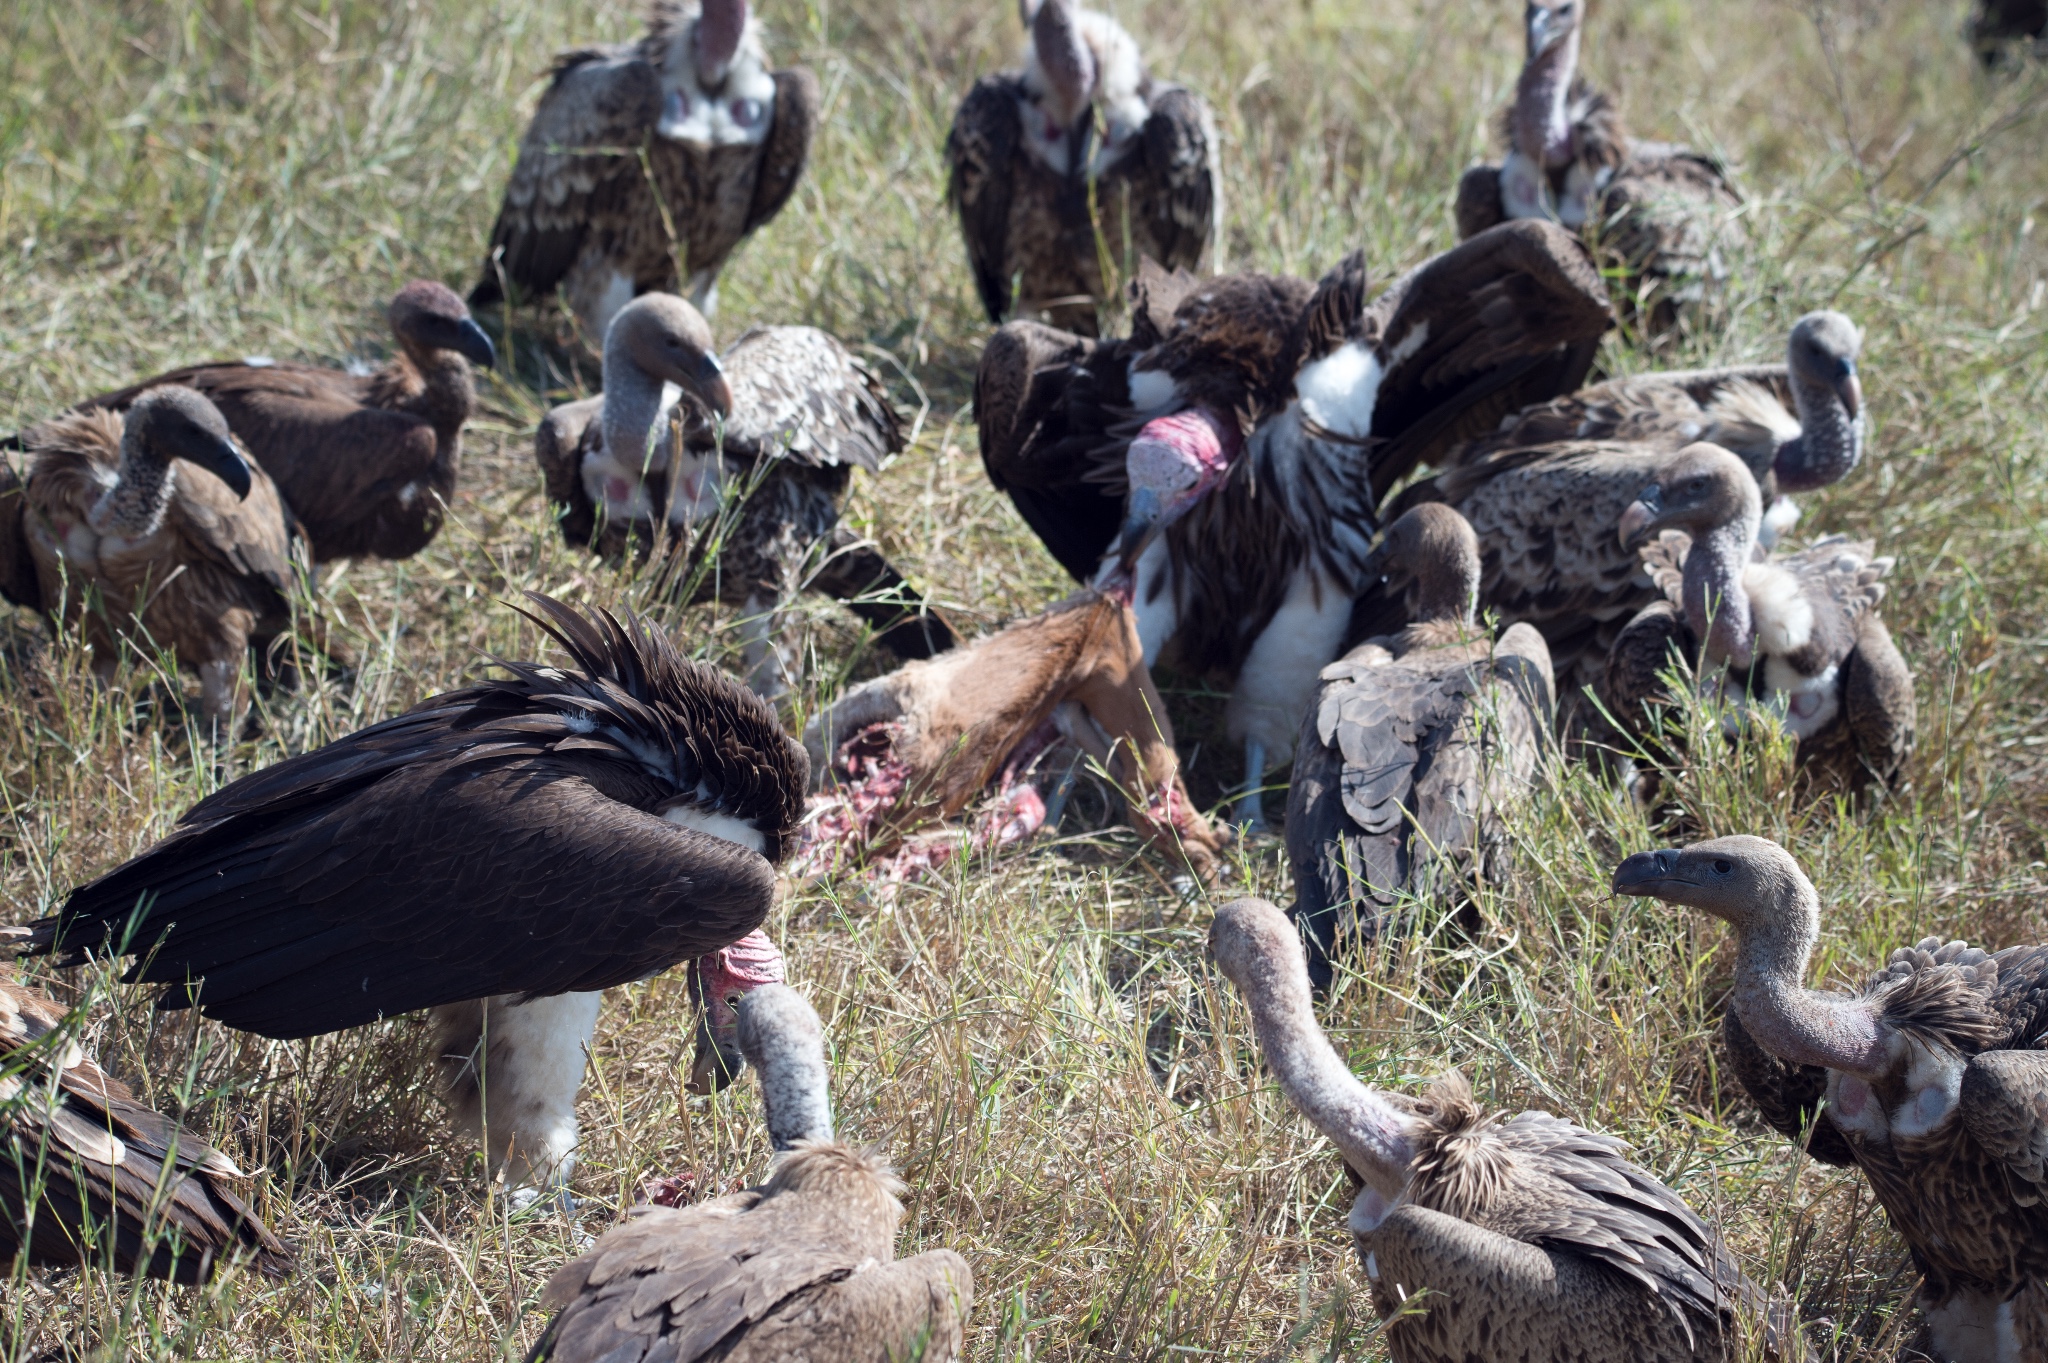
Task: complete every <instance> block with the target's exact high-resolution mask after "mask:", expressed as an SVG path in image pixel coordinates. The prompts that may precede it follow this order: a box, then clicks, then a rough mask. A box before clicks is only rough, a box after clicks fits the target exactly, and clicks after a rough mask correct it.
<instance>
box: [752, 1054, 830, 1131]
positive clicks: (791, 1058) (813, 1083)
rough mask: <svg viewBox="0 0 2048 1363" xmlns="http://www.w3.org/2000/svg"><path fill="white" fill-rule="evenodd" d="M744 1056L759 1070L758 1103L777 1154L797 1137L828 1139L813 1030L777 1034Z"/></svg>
mask: <svg viewBox="0 0 2048 1363" xmlns="http://www.w3.org/2000/svg"><path fill="white" fill-rule="evenodd" d="M748 1059H750V1060H752V1061H753V1063H754V1066H755V1068H757V1069H758V1070H760V1072H761V1106H762V1107H763V1109H765V1111H766V1115H767V1118H768V1139H769V1142H770V1143H771V1144H772V1145H773V1146H774V1147H775V1150H776V1152H777V1153H778V1154H780V1153H783V1152H785V1151H788V1150H792V1149H794V1148H795V1147H796V1143H797V1142H798V1141H820V1142H823V1141H830V1140H831V1139H832V1100H831V1096H830V1090H829V1079H828V1077H827V1074H826V1070H825V1047H824V1042H823V1040H822V1039H821V1038H820V1037H819V1036H818V1035H817V1034H816V1033H815V1032H814V1033H811V1034H810V1035H808V1036H790V1037H786V1038H781V1039H779V1040H778V1042H777V1044H775V1045H772V1046H770V1047H768V1048H766V1049H765V1050H764V1051H763V1052H762V1053H761V1054H758V1055H750V1056H749V1057H748Z"/></svg>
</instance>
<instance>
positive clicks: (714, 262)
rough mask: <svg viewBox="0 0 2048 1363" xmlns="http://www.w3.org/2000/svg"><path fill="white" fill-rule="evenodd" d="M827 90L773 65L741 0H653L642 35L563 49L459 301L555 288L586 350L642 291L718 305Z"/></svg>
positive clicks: (789, 178) (711, 308)
mask: <svg viewBox="0 0 2048 1363" xmlns="http://www.w3.org/2000/svg"><path fill="white" fill-rule="evenodd" d="M822 99H823V95H822V92H821V91H820V89H819V86H818V80H817V77H816V76H814V75H812V74H811V73H810V71H808V70H806V69H805V68H803V67H800V66H799V67H792V68H790V69H789V70H786V71H776V72H772V73H771V72H770V71H769V70H768V64H767V56H766V53H765V52H764V51H763V48H762V44H761V36H760V31H759V26H758V25H757V24H756V22H755V20H754V18H753V16H752V15H751V14H749V13H748V11H747V5H746V0H656V3H655V5H654V8H653V12H652V15H651V18H650V20H649V23H648V29H647V33H646V35H645V36H644V37H642V38H641V39H639V40H638V41H637V42H630V43H618V44H613V45H609V46H603V47H586V48H577V49H575V50H573V51H569V52H564V53H562V54H560V55H559V56H557V57H556V58H555V64H554V69H553V71H552V72H551V74H550V77H549V81H548V88H547V90H546V91H545V92H543V93H542V95H541V98H540V104H539V105H538V106H537V107H536V108H535V109H534V112H533V121H532V122H531V123H530V124H528V125H527V129H526V136H525V137H524V138H523V139H522V140H521V142H520V144H519V161H518V164H516V165H515V166H514V167H513V168H512V178H511V180H510V182H509V183H508V184H507V185H506V187H505V199H504V203H503V205H502V206H501V207H500V208H499V210H498V221H497V224H496V225H495V226H494V227H492V229H491V240H490V245H489V247H488V258H487V259H486V260H485V262H484V269H483V275H482V278H481V279H480V280H479V281H478V283H477V285H476V287H475V288H474V289H472V290H471V291H470V295H469V301H470V302H471V303H472V304H473V305H476V306H483V305H485V304H488V303H495V302H498V301H499V300H500V299H502V298H504V297H505V296H506V294H507V292H508V289H507V286H508V285H509V286H510V290H509V291H510V293H511V295H512V297H513V299H514V300H515V301H518V300H522V299H533V298H545V297H547V296H548V295H550V294H552V293H553V292H554V291H555V289H556V288H557V287H558V286H559V287H560V288H561V290H562V293H563V295H564V297H565V298H566V300H567V302H568V304H569V307H570V309H571V310H572V311H573V312H574V313H575V314H576V318H577V321H578V322H579V323H580V324H581V326H582V328H583V335H584V338H585V339H586V341H588V342H589V343H590V344H592V345H598V344H601V343H602V341H603V338H604V335H605V332H606V330H607V329H608V328H609V327H610V325H611V320H612V317H613V316H614V315H615V314H616V313H617V312H618V310H619V309H620V308H621V307H623V306H625V305H626V303H628V302H630V301H631V300H632V299H633V298H634V297H635V296H636V295H639V294H643V293H648V292H651V291H656V290H659V291H662V292H673V291H675V290H676V289H677V288H678V287H679V286H680V287H681V288H682V289H683V290H685V291H686V292H687V293H688V294H689V296H690V299H691V301H692V302H693V303H695V304H696V305H697V306H698V307H699V308H701V309H703V310H704V311H705V312H707V313H712V312H716V311H717V303H718V273H719V271H720V270H721V269H722V268H724V266H725V262H726V260H727V258H728V257H730V256H731V254H732V252H733V250H734V248H735V247H737V246H738V245H739V244H740V242H741V241H742V240H744V239H745V238H746V237H747V236H748V235H749V234H750V233H752V232H753V231H754V230H755V229H756V228H758V227H760V226H761V225H762V224H763V223H765V222H767V221H768V220H769V219H770V218H772V217H774V216H775V215H776V213H778V212H780V211H781V209H782V206H783V205H784V204H785V203H787V202H788V201H789V197H790V195H791V194H793V193H794V192H795V191H796V185H797V181H798V179H799V178H801V176H802V175H803V170H804V164H805V162H806V161H807V160H808V158H809V156H810V149H811V141H812V138H813V136H814V135H815V133H816V130H817V124H818V119H819V116H820V112H821V103H822ZM643 155H644V156H645V158H646V159H645V164H644V166H643V163H642V160H641V158H642V156H643ZM671 230H673V236H671ZM678 257H680V258H681V261H682V269H683V270H684V271H687V274H685V275H684V276H683V277H682V278H681V279H680V285H679V280H678V273H677V260H678Z"/></svg>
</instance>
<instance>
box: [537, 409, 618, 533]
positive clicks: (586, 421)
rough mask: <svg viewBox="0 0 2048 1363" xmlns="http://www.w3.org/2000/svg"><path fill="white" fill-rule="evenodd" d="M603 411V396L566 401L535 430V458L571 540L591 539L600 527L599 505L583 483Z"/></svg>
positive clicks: (552, 504) (564, 529) (544, 418)
mask: <svg viewBox="0 0 2048 1363" xmlns="http://www.w3.org/2000/svg"><path fill="white" fill-rule="evenodd" d="M603 415H604V398H603V397H601V396H600V397H594V398H584V399H583V400H582V401H580V402H567V403H563V404H562V405H561V406H560V407H557V408H555V409H553V410H552V411H550V412H549V413H548V414H547V415H546V416H544V417H542V418H541V422H540V427H539V429H538V430H536V431H535V432H534V433H533V459H534V462H535V463H537V464H539V465H540V473H541V480H542V484H543V485H544V486H545V487H546V489H547V497H548V504H549V505H550V506H552V507H554V508H555V514H556V516H557V517H558V518H559V520H560V523H561V527H562V537H563V538H564V539H566V540H567V541H568V542H569V543H571V544H588V543H590V535H591V532H592V531H593V530H595V529H596V528H597V507H596V505H595V504H594V503H593V502H592V501H591V500H590V493H589V492H588V491H587V490H586V489H585V488H584V486H583V453H584V449H585V442H586V441H587V440H588V439H589V438H590V437H591V436H592V435H593V434H594V433H595V432H596V430H597V422H598V418H600V417H601V416H603Z"/></svg>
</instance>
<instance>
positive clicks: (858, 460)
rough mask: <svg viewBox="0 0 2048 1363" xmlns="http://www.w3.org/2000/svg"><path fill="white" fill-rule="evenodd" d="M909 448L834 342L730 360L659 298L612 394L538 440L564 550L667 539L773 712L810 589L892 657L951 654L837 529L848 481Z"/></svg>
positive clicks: (625, 312) (640, 304) (549, 427)
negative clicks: (784, 615)
mask: <svg viewBox="0 0 2048 1363" xmlns="http://www.w3.org/2000/svg"><path fill="white" fill-rule="evenodd" d="M902 448H903V423H902V418H901V417H900V416H898V415H897V412H896V409H895V407H894V406H893V405H891V403H890V401H889V395H888V393H887V391H886V390H885V389H884V388H883V387H882V384H881V381H880V380H878V379H877V378H876V377H875V375H874V373H873V372H872V371H871V370H869V369H868V367H867V366H866V365H864V364H862V363H861V362H860V361H859V360H857V359H855V358H854V356H853V355H852V354H851V353H849V352H848V351H847V349H846V347H845V346H843V345H841V344H840V343H839V342H838V341H836V340H834V339H833V338H832V337H831V336H828V335H826V334H825V333H824V332H822V331H819V330H818V329H817V328H815V327H755V328H753V329H751V330H749V331H748V332H746V333H745V334H744V335H742V336H741V337H740V338H739V339H738V340H737V341H735V342H733V343H732V345H731V346H729V347H727V348H726V350H725V353H724V355H723V357H721V356H720V355H718V354H717V353H716V352H715V351H714V350H713V349H712V340H711V328H710V326H709V325H708V324H707V323H706V322H705V321H704V318H703V317H702V315H701V314H699V313H698V312H697V310H696V309H695V308H693V307H691V306H690V305H689V304H688V303H687V302H685V301H683V300H682V299H680V298H678V297H676V296H675V295H673V294H665V293H664V294H649V295H647V296H646V297H643V298H639V299H636V300H635V301H634V302H632V303H631V304H629V305H628V306H627V307H625V308H624V309H622V310H621V311H620V313H619V315H618V318H617V319H616V320H615V321H614V322H613V323H612V329H611V332H610V333H609V334H608V335H607V336H606V337H605V348H604V394H603V396H601V397H597V398H585V399H584V400H582V401H580V402H573V403H568V404H566V405H564V406H561V407H557V408H555V409H554V410H553V411H552V412H550V413H548V415H547V418H546V419H545V420H543V421H542V422H541V426H540V431H539V433H538V434H537V435H536V436H535V437H534V458H535V460H536V461H537V462H538V463H539V464H540V467H541V472H542V474H543V476H544V477H545V478H546V480H547V491H548V499H549V500H550V501H551V502H553V503H554V504H555V505H556V506H557V507H559V508H561V510H560V516H561V524H562V534H563V536H564V537H565V538H566V539H567V540H568V541H569V542H570V543H571V544H589V545H592V546H593V547H596V548H598V549H600V550H601V551H604V552H607V553H617V552H623V551H624V550H626V549H627V548H628V547H629V546H632V545H634V544H635V542H636V541H637V544H638V545H646V544H648V543H649V542H650V541H651V540H652V539H654V538H656V537H657V536H660V535H665V536H667V537H669V544H670V548H671V550H672V552H674V553H675V554H676V555H677V556H678V560H679V561H682V559H683V556H684V555H685V554H686V553H688V554H689V555H690V558H689V560H688V562H689V564H690V566H689V567H687V568H686V569H685V570H684V571H685V572H686V573H701V574H702V577H703V581H702V584H701V588H700V594H709V593H710V592H712V591H715V592H716V593H717V594H718V596H719V599H720V600H723V601H726V602H728V603H729V604H732V605H735V606H739V607H740V608H741V609H742V610H743V612H744V623H745V627H746V629H747V647H746V654H745V657H746V662H747V667H748V677H749V681H750V682H751V683H752V684H753V686H754V688H755V689H756V690H758V691H760V692H761V693H762V694H764V695H771V696H772V695H777V694H780V693H781V692H782V691H783V690H784V689H786V686H787V680H786V675H785V669H786V666H787V659H786V658H785V657H784V656H783V652H782V650H781V648H780V646H779V643H778V638H779V635H780V632H781V630H780V626H779V624H778V623H777V620H776V611H777V607H778V606H779V605H780V604H781V603H782V602H783V601H784V600H785V599H787V598H788V597H790V596H792V595H794V594H795V593H796V592H797V591H798V590H800V589H801V588H804V587H810V588H813V589H815V590H818V591H823V592H826V593H828V594H830V595H832V596H834V597H837V598H839V599H841V600H843V601H846V602H847V603H848V604H849V605H850V606H851V607H852V609H853V610H854V611H855V612H856V613H857V614H859V615H860V616H861V617H862V618H863V619H866V620H868V621H869V622H871V623H872V624H874V625H875V626H876V627H877V629H878V630H879V631H880V633H879V636H878V639H879V642H881V643H882V644H884V645H885V646H887V647H888V648H889V649H891V650H892V651H894V652H895V653H896V654H897V655H898V656H900V657H906V658H923V657H928V656H930V655H931V654H933V653H935V652H938V651H940V650H942V649H945V648H949V647H951V646H952V644H953V633H952V630H951V628H950V627H949V626H948V625H947V624H946V623H945V621H944V620H942V619H940V618H939V617H937V616H936V615H932V614H930V613H928V612H927V611H926V610H925V607H924V602H923V600H922V598H920V597H919V596H918V595H917V593H916V592H915V591H914V590H912V589H911V588H910V587H909V586H908V584H906V583H905V582H904V580H903V577H902V575H901V574H900V573H898V572H897V571H896V570H895V569H894V568H892V567H890V566H889V563H888V562H887V560H885V559H884V558H883V557H882V555H881V553H880V551H879V550H877V549H876V548H875V546H874V545H872V544H870V543H868V542H867V541H865V540H862V539H860V538H859V537H858V536H856V535H854V534H853V533H852V532H851V531H850V530H848V529H847V528H846V527H844V526H842V525H841V524H840V523H839V508H840V504H841V503H842V502H843V501H844V500H845V498H846V492H847V488H848V487H849V486H850V485H851V483H852V481H853V470H854V469H855V468H856V467H859V468H863V469H866V470H868V471H869V472H871V473H872V472H875V471H878V470H879V469H880V468H881V467H882V464H883V463H884V461H886V460H887V459H888V458H889V456H891V455H893V454H895V453H896V452H897V451H898V450H900V449H902ZM713 548H715V550H716V554H717V557H716V559H715V561H714V562H711V563H706V562H704V561H703V555H704V554H705V553H707V552H708V551H709V550H711V549H713Z"/></svg>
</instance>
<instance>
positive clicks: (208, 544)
mask: <svg viewBox="0 0 2048 1363" xmlns="http://www.w3.org/2000/svg"><path fill="white" fill-rule="evenodd" d="M180 475H181V477H180V485H179V494H180V495H179V496H178V497H176V498H175V499H173V501H172V502H171V508H170V513H169V514H170V515H171V516H174V517H176V518H177V520H178V523H179V525H180V526H181V528H182V529H183V531H184V538H185V541H186V542H187V543H188V544H190V545H191V546H193V547H194V548H195V549H197V550H199V551H200V552H201V553H204V554H206V555H207V556H209V557H211V558H212V559H213V560H214V561H215V562H216V563H219V564H221V565H222V566H224V567H227V568H230V569H232V570H233V571H234V572H235V573H237V574H238V575H240V576H242V577H244V578H249V579H253V580H254V581H257V582H261V583H262V584H263V585H264V586H266V587H269V588H270V589H271V590H272V591H274V592H276V593H277V594H278V595H279V596H280V597H287V596H289V595H290V593H291V589H292V567H291V541H290V536H289V531H288V530H287V528H286V521H285V510H284V506H283V505H282V503H280V502H279V500H278V496H277V485H276V484H274V483H272V482H271V481H270V480H269V479H268V478H266V477H263V476H261V475H258V476H257V478H256V479H255V481H254V483H253V485H252V486H251V487H250V489H249V495H248V496H247V497H243V498H237V497H236V496H235V494H234V493H233V492H232V491H231V490H230V489H229V488H228V487H227V485H226V484H225V483H222V482H221V481H220V479H218V478H216V477H214V476H213V475H212V474H210V473H207V472H205V471H203V470H200V469H196V468H191V467H190V466H187V468H185V469H181V470H180ZM277 606H278V608H279V609H283V606H284V603H283V602H282V601H279V602H278V603H277Z"/></svg>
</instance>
